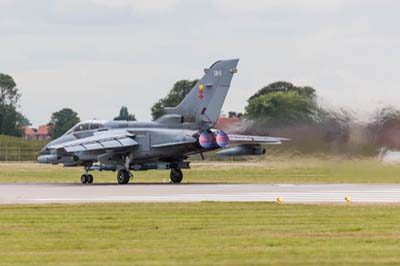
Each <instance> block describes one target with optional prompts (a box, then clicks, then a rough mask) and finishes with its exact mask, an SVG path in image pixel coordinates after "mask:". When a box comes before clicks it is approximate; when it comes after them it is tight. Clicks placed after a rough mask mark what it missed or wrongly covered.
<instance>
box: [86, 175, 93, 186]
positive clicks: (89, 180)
mask: <svg viewBox="0 0 400 266" xmlns="http://www.w3.org/2000/svg"><path fill="white" fill-rule="evenodd" d="M87 182H88V184H92V183H93V176H92V175H87Z"/></svg>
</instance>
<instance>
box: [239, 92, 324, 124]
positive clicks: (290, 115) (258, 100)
mask: <svg viewBox="0 0 400 266" xmlns="http://www.w3.org/2000/svg"><path fill="white" fill-rule="evenodd" d="M317 108H318V107H317V104H316V102H315V100H314V99H313V98H309V97H308V96H305V95H302V94H300V93H299V92H297V91H295V90H291V91H288V92H283V91H274V92H269V93H268V94H264V95H260V96H257V97H253V98H250V99H249V101H248V105H247V106H246V108H245V109H246V116H247V117H249V118H251V119H264V120H265V121H268V122H270V123H271V124H274V125H289V124H296V123H310V122H313V119H314V115H315V114H316V111H317Z"/></svg>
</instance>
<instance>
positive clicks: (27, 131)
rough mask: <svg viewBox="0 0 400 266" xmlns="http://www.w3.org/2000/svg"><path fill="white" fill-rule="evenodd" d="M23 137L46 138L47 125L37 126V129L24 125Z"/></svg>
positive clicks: (47, 137) (47, 134) (48, 135)
mask: <svg viewBox="0 0 400 266" xmlns="http://www.w3.org/2000/svg"><path fill="white" fill-rule="evenodd" d="M24 138H25V139H32V140H48V139H50V134H49V126H46V125H44V126H39V128H38V129H35V128H31V127H24Z"/></svg>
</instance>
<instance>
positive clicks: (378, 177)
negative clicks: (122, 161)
mask: <svg viewBox="0 0 400 266" xmlns="http://www.w3.org/2000/svg"><path fill="white" fill-rule="evenodd" d="M82 172H83V170H82V168H80V167H78V168H63V167H62V166H53V165H39V164H32V163H31V164H21V163H17V164H4V163H3V164H1V163H0V182H80V176H81V174H82ZM184 174H185V177H184V182H222V183H224V182H225V183H229V182H250V183H257V182H258V183H262V182H267V183H289V182H290V183H310V182H311V183H346V182H350V183H398V182H400V165H387V164H383V163H381V162H379V161H377V160H376V159H359V160H355V159H351V160H347V159H343V158H330V159H329V160H328V159H315V158H295V159H294V158H286V159H281V160H277V159H275V160H272V161H271V160H269V161H268V160H267V161H259V162H232V163H225V162H218V163H213V162H202V163H194V164H193V167H192V169H191V170H185V171H184ZM93 175H94V178H95V182H109V183H115V182H116V177H115V176H116V173H115V172H101V173H99V172H94V173H93ZM134 176H135V177H134V180H133V182H163V181H164V178H165V179H166V181H169V177H168V176H169V172H168V171H166V170H164V171H147V172H134Z"/></svg>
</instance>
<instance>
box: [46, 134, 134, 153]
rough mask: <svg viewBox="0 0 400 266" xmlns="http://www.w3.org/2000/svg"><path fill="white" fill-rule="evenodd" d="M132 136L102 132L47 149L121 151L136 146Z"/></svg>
mask: <svg viewBox="0 0 400 266" xmlns="http://www.w3.org/2000/svg"><path fill="white" fill-rule="evenodd" d="M134 136H135V135H134V134H130V133H128V132H126V131H119V132H102V133H100V134H95V135H94V136H91V137H87V138H83V139H78V140H73V141H69V142H64V143H61V144H55V145H52V146H49V147H48V149H50V150H60V149H64V150H65V151H66V152H80V151H94V150H110V149H121V148H127V147H133V146H137V145H138V143H137V142H136V141H135V140H134V139H133V137H134Z"/></svg>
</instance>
